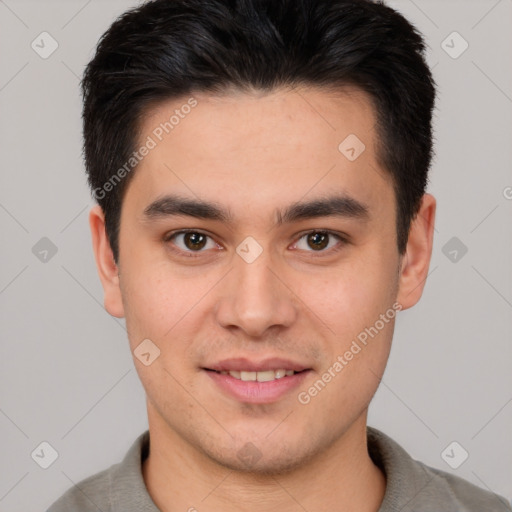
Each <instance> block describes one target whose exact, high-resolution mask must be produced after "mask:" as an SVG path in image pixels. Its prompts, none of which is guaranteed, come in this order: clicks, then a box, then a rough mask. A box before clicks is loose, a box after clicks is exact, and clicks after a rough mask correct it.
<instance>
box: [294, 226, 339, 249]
mask: <svg viewBox="0 0 512 512" xmlns="http://www.w3.org/2000/svg"><path fill="white" fill-rule="evenodd" d="M336 241H338V244H336V243H334V242H336ZM340 242H341V243H340ZM346 242H347V240H346V239H345V238H343V237H342V236H341V235H338V234H336V233H332V232H331V231H320V230H319V231H310V232H309V233H306V234H304V235H302V236H301V237H300V238H299V240H298V241H297V242H296V243H295V247H296V248H298V249H300V250H305V251H307V252H321V253H326V252H327V253H331V252H336V251H338V250H340V249H341V246H343V245H344V244H345V243H346Z"/></svg>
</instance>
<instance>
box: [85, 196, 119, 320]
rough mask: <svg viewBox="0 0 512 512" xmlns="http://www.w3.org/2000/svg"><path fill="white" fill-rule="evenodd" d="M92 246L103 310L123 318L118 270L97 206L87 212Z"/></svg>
mask: <svg viewBox="0 0 512 512" xmlns="http://www.w3.org/2000/svg"><path fill="white" fill-rule="evenodd" d="M89 226H90V228H91V237H92V246H93V251H94V258H95V260H96V267H97V270H98V275H99V277H100V280H101V284H102V286H103V293H104V305H105V309H106V310H107V311H108V312H109V313H110V314H111V315H112V316H115V317H117V318H123V317H124V308H123V302H122V296H121V288H120V286H119V270H118V266H117V264H116V262H115V261H114V255H113V253H112V249H111V247H110V242H109V240H108V237H107V233H106V230H105V215H104V213H103V210H102V209H101V207H100V206H99V205H96V206H94V207H93V208H92V209H91V211H90V212H89Z"/></svg>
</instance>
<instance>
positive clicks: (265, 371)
mask: <svg viewBox="0 0 512 512" xmlns="http://www.w3.org/2000/svg"><path fill="white" fill-rule="evenodd" d="M201 369H202V370H204V371H205V373H206V375H207V376H208V377H209V378H210V379H211V382H213V383H214V385H215V386H216V389H217V390H220V391H221V392H222V393H223V394H224V395H225V396H228V397H229V398H231V399H233V398H234V399H235V400H237V401H238V402H245V403H253V404H268V403H273V402H277V401H279V400H280V399H282V398H285V397H286V395H288V394H290V393H291V391H292V390H293V389H295V388H297V387H298V386H300V384H301V383H302V382H303V381H304V379H305V378H306V377H307V375H309V374H310V373H311V372H312V371H313V369H312V368H308V367H306V366H305V365H301V364H298V363H294V362H292V361H289V360H284V359H279V358H273V359H267V360H265V361H261V362H254V361H250V360H248V359H245V358H238V359H227V360H224V361H221V362H219V363H217V364H212V365H208V367H203V368H201Z"/></svg>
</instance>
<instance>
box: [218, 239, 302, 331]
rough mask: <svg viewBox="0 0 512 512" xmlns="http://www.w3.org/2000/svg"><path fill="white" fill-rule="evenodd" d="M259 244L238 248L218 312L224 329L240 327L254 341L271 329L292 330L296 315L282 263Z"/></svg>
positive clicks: (253, 243)
mask: <svg viewBox="0 0 512 512" xmlns="http://www.w3.org/2000/svg"><path fill="white" fill-rule="evenodd" d="M256 244H257V243H255V240H254V239H252V240H247V239H246V240H245V241H244V242H242V243H241V244H240V245H239V247H238V248H237V254H236V255H235V256H234V258H233V270H232V271H231V272H229V274H228V276H226V277H227V279H228V280H229V281H228V283H229V284H228V286H227V288H226V290H225V292H224V293H223V296H222V298H221V304H220V307H219V308H218V310H217V315H218V321H219V323H220V324H221V325H222V326H223V327H228V326H237V327H239V328H240V329H242V330H243V331H245V332H246V334H247V335H250V336H255V337H257V336H260V335H262V334H264V332H265V331H266V330H267V329H268V328H269V327H274V326H281V327H287V326H289V325H290V324H291V323H292V322H293V320H294V318H295V315H296V311H295V305H294V302H293V300H292V299H293V294H292V292H291V291H290V290H289V289H288V287H287V286H285V285H284V284H283V282H281V279H280V278H279V277H278V276H279V270H278V269H279V262H278V261H276V259H275V258H272V251H271V250H269V249H263V247H261V245H259V244H257V245H256Z"/></svg>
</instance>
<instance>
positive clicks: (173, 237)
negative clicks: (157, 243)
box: [165, 230, 219, 253]
mask: <svg viewBox="0 0 512 512" xmlns="http://www.w3.org/2000/svg"><path fill="white" fill-rule="evenodd" d="M165 241H166V242H171V241H172V242H173V244H171V247H172V245H175V246H177V247H178V252H187V253H194V252H204V251H203V249H205V250H206V249H215V248H216V247H219V246H218V244H216V243H215V242H214V241H213V240H212V239H211V238H210V236H208V235H206V234H205V233H201V232H200V231H194V230H183V231H178V232H175V233H170V234H168V235H166V236H165ZM173 250H174V248H173Z"/></svg>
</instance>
